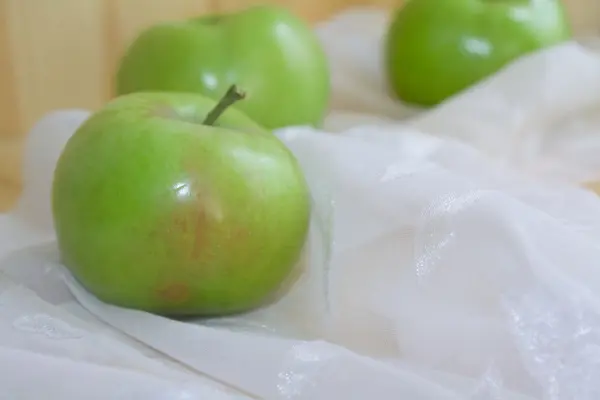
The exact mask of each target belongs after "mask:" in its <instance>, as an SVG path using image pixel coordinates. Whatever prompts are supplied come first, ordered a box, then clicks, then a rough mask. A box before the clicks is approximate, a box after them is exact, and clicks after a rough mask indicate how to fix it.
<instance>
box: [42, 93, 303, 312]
mask: <svg viewBox="0 0 600 400" xmlns="http://www.w3.org/2000/svg"><path fill="white" fill-rule="evenodd" d="M236 96H238V97H239V92H236V91H235V90H234V89H231V90H230V91H229V92H228V94H227V96H225V97H224V98H223V100H222V101H221V102H220V103H218V105H216V106H215V101H213V100H212V99H208V98H205V97H204V96H201V95H197V94H190V93H188V94H181V93H168V92H162V93H134V94H129V95H124V96H121V97H118V98H116V99H114V100H112V101H111V102H109V103H108V104H107V105H106V106H105V107H104V108H102V109H101V110H99V111H98V112H96V113H95V114H93V115H92V116H91V117H90V118H89V119H88V120H87V121H86V122H84V123H83V124H82V125H81V127H80V128H79V129H78V130H77V131H76V132H75V134H74V135H73V136H72V137H71V138H70V140H69V141H68V143H67V144H66V146H65V148H64V150H63V152H62V154H61V156H60V158H59V161H58V164H57V167H56V170H55V173H54V181H53V199H52V210H53V217H54V222H55V228H56V234H57V240H58V246H59V250H60V254H61V257H62V262H63V263H64V264H65V266H66V267H67V268H68V269H69V270H70V271H71V272H72V274H73V276H74V277H75V278H76V279H77V280H78V281H79V282H80V283H81V284H82V285H83V286H84V287H85V288H86V289H87V290H89V291H90V293H93V294H94V295H96V296H97V297H98V298H99V299H101V300H103V301H105V302H107V303H111V304H115V305H119V306H123V307H128V308H135V309H141V310H145V311H148V312H154V313H158V314H166V315H177V316H187V315H220V314H228V313H234V312H241V311H245V310H249V309H251V308H254V307H257V306H260V305H261V304H263V303H264V302H266V301H268V300H269V299H270V297H271V296H273V295H274V294H276V293H277V291H278V290H279V289H280V288H281V285H282V284H283V283H284V281H285V280H286V278H287V277H289V276H291V274H292V273H293V268H294V266H295V264H296V262H297V261H298V259H299V257H300V254H301V250H302V248H303V245H304V242H305V237H306V235H307V230H308V224H309V214H310V203H309V194H308V188H307V185H306V183H305V180H304V177H303V174H302V172H301V170H300V167H299V166H298V164H297V162H296V159H295V158H294V156H293V154H292V153H291V152H290V151H289V150H288V149H287V148H286V147H285V146H284V145H283V144H282V143H281V142H280V141H279V140H278V139H277V137H276V136H274V135H272V134H271V133H270V132H268V131H265V130H264V129H263V128H262V127H260V126H259V125H258V124H256V123H255V122H254V121H252V120H251V119H250V118H249V117H247V116H246V115H245V114H243V113H242V112H241V111H239V110H236V109H233V108H229V109H227V110H225V111H224V109H225V107H227V106H228V105H229V104H231V103H232V102H233V101H235V100H236V99H237V97H236ZM211 109H212V111H211ZM223 111H224V112H223Z"/></svg>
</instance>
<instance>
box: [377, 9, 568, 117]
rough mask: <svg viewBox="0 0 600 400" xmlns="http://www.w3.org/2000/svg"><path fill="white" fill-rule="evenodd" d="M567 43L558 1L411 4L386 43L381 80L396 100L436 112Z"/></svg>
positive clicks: (395, 20) (398, 17)
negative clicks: (517, 63) (509, 68)
mask: <svg viewBox="0 0 600 400" xmlns="http://www.w3.org/2000/svg"><path fill="white" fill-rule="evenodd" d="M570 37H571V29H570V26H569V23H568V21H567V14H566V10H565V8H564V6H563V4H562V3H561V2H560V1H559V0H544V1H539V0H408V2H407V3H406V4H405V6H404V7H402V8H400V9H398V11H397V12H396V13H395V15H394V16H393V17H392V21H391V24H390V26H389V27H388V31H387V35H386V37H385V48H384V53H385V62H384V63H385V69H386V75H387V77H388V81H389V83H390V86H391V89H392V92H393V94H394V95H395V96H396V97H397V98H399V99H400V100H402V101H404V102H405V103H408V104H411V105H417V106H424V107H430V106H435V105H437V104H439V103H441V102H443V101H444V100H446V99H448V98H449V97H451V96H454V95H455V94H457V93H459V92H462V91H463V90H465V89H467V88H469V87H470V86H472V85H474V84H476V83H477V82H479V81H480V80H482V79H484V78H486V77H488V76H490V75H492V74H494V73H496V72H497V71H499V70H500V69H502V68H503V67H505V66H506V65H507V64H509V63H510V62H511V61H513V60H515V59H517V58H519V57H521V56H523V55H525V54H527V53H531V52H533V51H536V50H539V49H542V48H545V47H549V46H553V45H556V44H558V43H560V42H563V41H565V40H568V39H569V38H570Z"/></svg>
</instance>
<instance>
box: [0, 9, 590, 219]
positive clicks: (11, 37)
mask: <svg viewBox="0 0 600 400" xmlns="http://www.w3.org/2000/svg"><path fill="white" fill-rule="evenodd" d="M564 1H565V2H566V4H567V6H568V9H569V14H570V16H571V20H572V21H573V25H574V26H575V29H576V31H577V32H580V33H581V32H594V33H598V32H600V29H599V28H600V1H599V0H564ZM257 3H261V4H264V3H278V4H282V5H284V6H285V7H288V8H289V9H290V10H292V11H293V12H295V13H297V14H298V15H300V16H301V17H302V18H304V19H306V20H307V21H309V22H316V21H320V20H323V19H325V18H327V17H329V16H331V15H332V14H334V13H335V12H337V11H339V10H341V9H343V8H346V7H352V6H357V5H376V6H384V7H396V6H399V5H400V4H401V3H402V0H270V1H269V0H266V1H258V0H0V209H5V208H6V205H7V204H10V203H11V201H12V200H11V199H13V200H14V196H15V195H14V194H15V193H18V191H19V185H20V152H19V151H20V150H19V149H20V147H21V140H22V138H23V136H24V135H25V134H26V132H28V130H29V129H30V128H31V127H32V125H33V124H34V123H35V121H37V120H38V119H39V118H40V117H42V116H43V115H44V114H46V113H48V112H49V111H52V110H55V109H60V108H86V109H92V110H93V109H96V108H97V107H99V106H100V105H101V104H103V103H104V102H105V101H106V100H107V99H108V98H109V97H110V95H111V92H112V91H111V88H112V79H113V78H112V77H113V75H114V71H115V68H116V64H117V61H118V59H119V57H120V55H121V54H122V52H123V51H124V49H125V47H126V46H127V44H128V43H129V42H130V41H131V40H133V38H134V37H135V35H136V34H137V33H138V32H139V31H140V30H141V29H143V28H144V27H146V26H148V25H150V24H153V23H155V22H157V21H160V20H166V19H178V18H185V17H189V16H192V15H198V14H201V13H205V12H213V11H231V10H235V9H241V8H244V7H247V6H250V5H252V4H257ZM4 193H8V194H4Z"/></svg>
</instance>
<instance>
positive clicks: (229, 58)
mask: <svg viewBox="0 0 600 400" xmlns="http://www.w3.org/2000/svg"><path fill="white" fill-rule="evenodd" d="M232 84H237V85H239V86H240V87H243V88H244V90H245V91H246V93H247V98H246V99H245V101H244V102H243V103H241V104H238V105H236V107H239V108H240V109H241V110H242V111H243V112H244V113H245V114H247V115H248V116H249V117H250V118H252V119H253V120H255V121H256V122H257V123H259V124H261V125H263V126H265V127H267V128H270V129H275V128H280V127H284V126H290V125H313V126H315V125H319V124H320V123H321V122H322V120H323V118H324V116H325V112H326V109H327V106H328V102H329V69H328V64H327V59H326V56H325V53H324V51H323V49H322V47H321V45H320V43H319V41H318V39H317V37H316V35H315V34H314V33H313V32H312V30H311V29H310V28H309V27H308V26H307V25H305V23H304V22H303V21H302V20H300V19H299V18H297V17H296V16H294V15H293V14H291V13H290V12H288V11H287V10H285V9H283V8H280V7H277V6H270V5H268V6H255V7H251V8H248V9H245V10H243V11H239V12H236V13H232V14H227V15H208V16H203V17H200V18H194V19H191V20H187V21H177V22H169V23H162V24H158V25H155V26H152V27H150V28H149V29H147V30H145V31H143V32H142V33H141V34H140V35H139V36H138V37H137V39H136V40H134V42H133V43H132V44H131V46H130V47H129V48H128V50H127V52H126V53H125V55H124V57H123V58H122V60H121V64H120V66H119V69H118V72H117V80H116V85H117V94H119V95H122V94H127V93H131V92H137V91H178V92H196V93H200V94H203V95H205V96H208V97H211V98H214V99H216V98H217V97H218V96H220V95H221V94H222V93H223V92H224V91H225V90H226V89H227V88H228V87H229V86H230V85H232Z"/></svg>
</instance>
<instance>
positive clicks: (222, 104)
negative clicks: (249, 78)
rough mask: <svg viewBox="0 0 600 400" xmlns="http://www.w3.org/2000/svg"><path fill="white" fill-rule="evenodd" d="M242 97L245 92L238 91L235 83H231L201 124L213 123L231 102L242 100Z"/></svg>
mask: <svg viewBox="0 0 600 400" xmlns="http://www.w3.org/2000/svg"><path fill="white" fill-rule="evenodd" d="M244 97H246V93H244V92H242V91H240V90H239V89H238V87H237V86H236V85H231V86H230V87H229V89H228V90H227V93H225V96H223V97H222V98H221V100H219V102H218V103H217V105H216V106H215V107H214V108H213V109H212V110H211V111H210V112H209V113H208V115H207V116H206V118H205V119H204V122H202V124H204V125H214V124H215V122H217V119H219V117H220V116H221V115H222V114H223V113H224V112H225V110H227V108H229V107H230V106H231V105H232V104H233V103H235V102H237V101H239V100H242V99H243V98H244Z"/></svg>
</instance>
